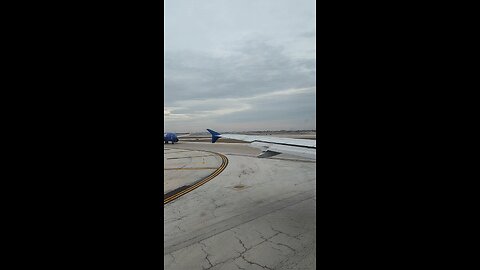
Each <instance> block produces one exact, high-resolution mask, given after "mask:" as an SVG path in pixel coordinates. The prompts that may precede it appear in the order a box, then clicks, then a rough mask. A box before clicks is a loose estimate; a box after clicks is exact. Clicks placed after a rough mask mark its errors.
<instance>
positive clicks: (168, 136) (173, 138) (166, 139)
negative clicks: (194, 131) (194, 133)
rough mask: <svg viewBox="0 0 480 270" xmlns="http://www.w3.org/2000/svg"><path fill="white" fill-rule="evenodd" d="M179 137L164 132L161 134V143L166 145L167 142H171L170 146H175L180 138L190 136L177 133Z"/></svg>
mask: <svg viewBox="0 0 480 270" xmlns="http://www.w3.org/2000/svg"><path fill="white" fill-rule="evenodd" d="M178 134H180V135H177V133H174V132H165V133H163V142H164V143H166V144H168V142H172V144H175V143H176V142H178V141H179V140H178V138H179V137H180V138H181V137H184V136H188V135H190V133H178Z"/></svg>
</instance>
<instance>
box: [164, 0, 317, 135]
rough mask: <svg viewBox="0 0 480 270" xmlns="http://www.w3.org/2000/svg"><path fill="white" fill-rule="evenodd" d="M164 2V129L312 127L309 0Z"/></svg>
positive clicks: (312, 32) (313, 60)
mask: <svg viewBox="0 0 480 270" xmlns="http://www.w3.org/2000/svg"><path fill="white" fill-rule="evenodd" d="M164 7H165V8H164V59H165V60H164V120H165V121H164V131H172V132H198V131H205V129H206V128H210V129H213V130H218V131H251V130H298V129H308V130H312V129H316V123H315V120H316V119H315V117H316V116H315V113H316V103H315V97H316V27H315V25H316V23H315V0H208V1H201V0H165V1H164Z"/></svg>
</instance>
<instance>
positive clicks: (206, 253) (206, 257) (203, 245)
mask: <svg viewBox="0 0 480 270" xmlns="http://www.w3.org/2000/svg"><path fill="white" fill-rule="evenodd" d="M198 243H199V244H200V245H201V249H202V251H203V252H205V259H206V260H207V262H208V263H209V264H210V267H209V268H207V269H210V268H212V267H213V264H212V262H210V259H209V258H208V255H209V254H208V252H207V251H206V250H205V249H203V248H204V247H205V248H207V246H206V245H205V243H202V242H198Z"/></svg>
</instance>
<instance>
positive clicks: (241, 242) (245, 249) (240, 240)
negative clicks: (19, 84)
mask: <svg viewBox="0 0 480 270" xmlns="http://www.w3.org/2000/svg"><path fill="white" fill-rule="evenodd" d="M233 236H234V237H235V238H237V240H238V241H239V242H240V244H242V246H243V249H244V251H242V252H241V253H240V254H243V253H245V252H246V251H247V250H248V249H247V248H246V247H245V245H244V244H243V241H242V239H240V238H238V237H237V236H236V235H235V234H234V235H233Z"/></svg>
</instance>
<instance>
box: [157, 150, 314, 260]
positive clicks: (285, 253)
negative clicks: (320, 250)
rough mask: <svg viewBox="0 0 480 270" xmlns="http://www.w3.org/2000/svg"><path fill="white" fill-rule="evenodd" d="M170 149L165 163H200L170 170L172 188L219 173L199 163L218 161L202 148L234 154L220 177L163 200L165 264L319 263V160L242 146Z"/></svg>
mask: <svg viewBox="0 0 480 270" xmlns="http://www.w3.org/2000/svg"><path fill="white" fill-rule="evenodd" d="M164 149H165V150H164V152H165V159H164V166H165V168H193V169H186V170H175V169H172V170H165V171H164V175H165V179H166V180H167V181H168V183H167V181H166V183H165V186H168V188H167V189H166V192H167V191H168V190H172V189H175V187H178V186H179V185H184V184H185V183H187V184H188V183H193V182H195V181H198V180H200V179H202V178H203V177H206V176H207V175H208V174H209V173H211V172H212V171H209V170H208V169H198V170H197V169H195V168H200V167H204V168H215V167H218V166H219V164H220V162H221V160H220V159H218V157H216V156H215V155H211V156H209V155H208V153H206V152H202V150H207V151H213V152H217V153H221V154H224V155H225V156H226V157H227V158H228V165H227V167H226V168H225V169H224V171H222V172H221V173H220V174H219V175H217V176H216V177H214V178H213V179H211V180H210V181H208V182H206V183H205V184H203V185H201V186H199V187H198V188H196V189H194V190H192V191H190V192H189V193H187V194H185V195H183V196H181V197H179V198H177V199H175V200H173V201H171V202H169V203H167V204H165V205H164V225H165V226H164V239H165V242H164V269H189V270H192V269H212V270H213V269H225V270H226V269H315V268H316V263H315V250H316V243H315V229H316V221H315V208H316V193H315V185H316V171H315V167H316V162H312V161H302V160H299V159H297V158H296V157H293V156H286V155H279V156H277V157H275V158H270V159H259V158H257V157H256V155H258V154H259V153H260V150H258V149H255V148H251V147H248V146H247V144H243V143H235V144H229V143H215V144H211V143H195V142H179V143H178V144H175V145H171V144H169V145H165V147H164ZM167 149H168V150H167ZM185 149H188V150H185ZM182 151H185V152H182ZM175 152H176V153H175ZM202 155H204V156H202ZM211 170H214V169H211Z"/></svg>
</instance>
